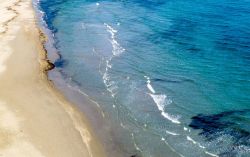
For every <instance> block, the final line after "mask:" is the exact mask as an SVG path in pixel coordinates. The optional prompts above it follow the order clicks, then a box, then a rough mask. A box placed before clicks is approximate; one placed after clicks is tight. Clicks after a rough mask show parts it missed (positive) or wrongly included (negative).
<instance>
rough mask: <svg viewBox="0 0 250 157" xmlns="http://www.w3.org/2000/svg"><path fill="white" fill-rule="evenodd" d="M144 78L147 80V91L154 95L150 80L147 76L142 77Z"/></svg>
mask: <svg viewBox="0 0 250 157" xmlns="http://www.w3.org/2000/svg"><path fill="white" fill-rule="evenodd" d="M144 77H145V78H146V79H147V87H148V89H149V90H150V91H151V92H152V93H155V90H154V88H153V87H152V85H151V81H150V78H149V77H147V76H144Z"/></svg>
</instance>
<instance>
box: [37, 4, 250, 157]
mask: <svg viewBox="0 0 250 157" xmlns="http://www.w3.org/2000/svg"><path fill="white" fill-rule="evenodd" d="M38 4H39V5H38V7H39V9H40V10H41V11H42V15H43V20H44V22H45V23H42V25H43V26H46V27H47V28H48V29H49V30H50V31H51V34H52V35H51V37H52V38H53V41H54V42H52V43H50V44H52V45H53V46H54V48H56V51H57V53H58V54H59V58H57V59H56V60H55V62H54V63H55V65H56V69H55V71H57V72H59V73H60V74H61V76H62V77H63V79H64V80H65V82H66V84H67V85H68V87H70V88H72V90H75V89H77V91H78V92H79V93H80V94H83V95H88V96H89V97H90V98H91V99H92V100H93V101H95V102H97V104H98V108H99V109H100V110H101V111H102V112H103V115H104V117H103V120H102V119H99V120H98V121H101V122H103V123H104V125H105V126H106V127H107V128H108V129H106V130H105V129H104V130H102V129H98V128H95V129H96V130H97V132H98V134H99V135H100V136H101V137H102V139H103V142H104V145H105V147H106V149H107V151H108V152H110V153H111V156H114V155H112V153H116V154H118V155H116V156H145V157H150V156H152V157H166V156H171V157H172V156H187V157H196V156H197V157H200V156H226V157H227V156H242V157H247V156H250V96H249V95H250V1H248V0H239V1H230V0H218V1H208V0H204V1H197V0H192V1H191V0H175V1H174V0H144V1H142V0H140V1H139V0H100V1H96V0H40V2H39V3H38ZM50 53H52V52H50ZM52 73H53V71H52ZM54 81H56V80H54ZM79 105H80V106H84V107H87V108H88V106H86V105H87V104H85V103H82V104H81V102H79ZM83 112H84V110H83ZM85 112H86V111H85ZM89 115H90V117H89V118H90V119H91V114H89ZM92 121H93V122H94V121H95V120H92ZM106 127H105V128H106ZM105 137H108V140H107V138H106V140H105ZM110 139H111V140H110ZM114 149H115V151H114Z"/></svg>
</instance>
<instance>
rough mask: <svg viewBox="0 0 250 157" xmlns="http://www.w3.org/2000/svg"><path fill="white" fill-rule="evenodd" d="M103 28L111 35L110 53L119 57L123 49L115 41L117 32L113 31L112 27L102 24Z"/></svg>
mask: <svg viewBox="0 0 250 157" xmlns="http://www.w3.org/2000/svg"><path fill="white" fill-rule="evenodd" d="M104 26H106V28H107V31H108V32H109V33H110V35H111V39H110V42H111V44H112V47H113V50H112V53H113V55H114V56H119V55H120V54H122V53H123V52H124V51H125V49H124V48H123V47H122V46H121V45H120V44H119V43H118V41H117V40H116V36H115V35H116V33H117V32H118V31H117V30H115V29H114V28H113V27H111V26H110V25H108V24H106V23H104Z"/></svg>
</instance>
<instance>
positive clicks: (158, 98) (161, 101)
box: [144, 76, 181, 124]
mask: <svg viewBox="0 0 250 157" xmlns="http://www.w3.org/2000/svg"><path fill="white" fill-rule="evenodd" d="M144 78H146V79H147V88H148V90H149V91H150V92H151V93H152V94H151V93H149V95H150V96H151V97H152V99H153V100H154V102H155V104H156V106H157V107H158V110H159V111H161V115H162V116H163V117H164V118H166V119H168V120H170V121H171V122H172V123H176V124H180V123H181V122H180V121H179V118H180V117H179V116H174V115H170V114H169V113H167V112H165V107H166V106H167V105H169V104H171V103H172V100H171V99H167V96H166V95H165V94H155V93H156V91H155V89H154V88H153V86H152V85H151V81H150V78H149V77H148V76H144Z"/></svg>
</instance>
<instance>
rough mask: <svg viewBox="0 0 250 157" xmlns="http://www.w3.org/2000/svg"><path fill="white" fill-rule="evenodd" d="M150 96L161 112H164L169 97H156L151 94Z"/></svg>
mask: <svg viewBox="0 0 250 157" xmlns="http://www.w3.org/2000/svg"><path fill="white" fill-rule="evenodd" d="M150 96H151V97H152V98H153V100H154V102H155V104H156V105H157V107H158V109H159V110H160V111H162V112H164V107H165V100H166V98H167V96H166V95H154V94H150Z"/></svg>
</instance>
